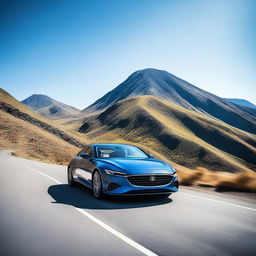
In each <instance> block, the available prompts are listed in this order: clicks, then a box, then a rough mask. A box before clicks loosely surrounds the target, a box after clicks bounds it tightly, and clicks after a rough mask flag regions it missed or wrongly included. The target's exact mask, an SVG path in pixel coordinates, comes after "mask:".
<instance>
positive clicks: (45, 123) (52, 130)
mask: <svg viewBox="0 0 256 256" xmlns="http://www.w3.org/2000/svg"><path fill="white" fill-rule="evenodd" d="M0 128H1V129H0V148H1V149H11V150H12V151H13V152H14V153H15V154H16V155H18V156H22V157H27V158H32V159H39V160H43V161H46V162H51V163H59V164H60V163H67V162H68V161H69V160H70V158H71V157H72V156H73V155H74V154H76V153H77V152H78V150H79V147H82V143H81V142H80V138H78V137H76V136H75V135H74V134H72V133H71V132H69V131H66V130H65V129H63V128H62V127H59V126H56V125H55V123H54V121H49V120H47V119H45V118H44V117H42V116H41V115H39V114H38V113H35V112H34V111H33V110H31V109H30V108H28V107H26V106H25V105H23V104H22V103H20V102H19V101H17V100H16V99H15V98H14V97H12V96H11V95H10V94H8V93H7V92H6V91H4V90H3V89H0Z"/></svg>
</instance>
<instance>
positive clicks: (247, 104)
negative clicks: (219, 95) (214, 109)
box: [226, 98, 256, 109]
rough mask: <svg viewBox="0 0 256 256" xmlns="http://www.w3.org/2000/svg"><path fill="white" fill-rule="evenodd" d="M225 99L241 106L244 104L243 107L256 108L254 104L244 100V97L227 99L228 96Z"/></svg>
mask: <svg viewBox="0 0 256 256" xmlns="http://www.w3.org/2000/svg"><path fill="white" fill-rule="evenodd" d="M226 100H227V101H229V102H232V103H235V104H238V105H241V106H245V107H249V108H255V109H256V105H254V104H252V103H251V102H250V101H248V100H244V99H229V98H226Z"/></svg>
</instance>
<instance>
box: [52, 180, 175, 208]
mask: <svg viewBox="0 0 256 256" xmlns="http://www.w3.org/2000/svg"><path fill="white" fill-rule="evenodd" d="M48 194H49V195H50V196H51V197H52V198H53V199H54V200H55V201H53V202H52V203H58V204H66V205H72V206H74V207H77V208H84V209H102V210H110V209H128V208H139V207H149V206H156V205H163V204H168V203H171V202H172V199H171V198H169V197H162V196H159V195H158V196H157V195H154V196H151V195H146V196H111V197H110V196H108V197H106V198H104V199H103V200H97V199H96V198H94V196H93V194H92V191H91V190H90V189H88V188H86V187H84V186H82V185H79V184H78V185H77V186H75V187H71V186H69V185H68V184H58V185H52V186H50V187H49V188H48Z"/></svg>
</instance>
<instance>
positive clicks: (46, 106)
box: [22, 94, 80, 119]
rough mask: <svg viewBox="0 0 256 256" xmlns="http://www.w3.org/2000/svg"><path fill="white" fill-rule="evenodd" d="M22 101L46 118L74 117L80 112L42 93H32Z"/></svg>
mask: <svg viewBox="0 0 256 256" xmlns="http://www.w3.org/2000/svg"><path fill="white" fill-rule="evenodd" d="M22 103H23V104H25V105H26V106H28V107H30V108H31V109H32V110H34V111H36V112H37V113H39V114H40V115H42V116H44V117H46V118H48V119H62V118H70V117H76V116H77V115H78V114H79V113H80V110H78V109H76V108H74V107H71V106H68V105H66V104H64V103H61V102H59V101H57V100H54V99H52V98H50V97H48V96H46V95H42V94H33V95H32V96H30V97H28V98H26V99H25V100H23V101H22Z"/></svg>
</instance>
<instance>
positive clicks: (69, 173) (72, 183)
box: [67, 167, 76, 187]
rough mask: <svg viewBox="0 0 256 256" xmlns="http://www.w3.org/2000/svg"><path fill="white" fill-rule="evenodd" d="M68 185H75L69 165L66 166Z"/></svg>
mask: <svg viewBox="0 0 256 256" xmlns="http://www.w3.org/2000/svg"><path fill="white" fill-rule="evenodd" d="M67 174H68V185H70V186H72V187H74V186H75V185H76V182H75V181H74V178H73V171H72V169H71V167H68V172H67Z"/></svg>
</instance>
